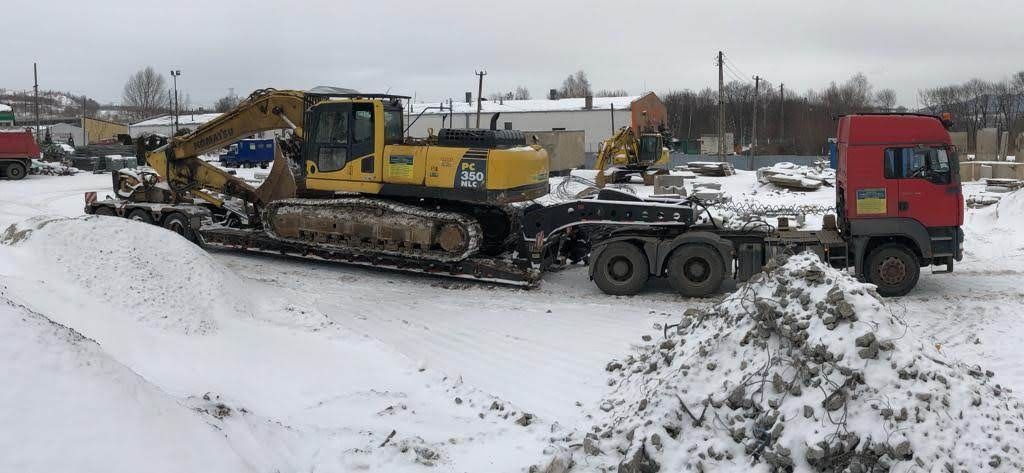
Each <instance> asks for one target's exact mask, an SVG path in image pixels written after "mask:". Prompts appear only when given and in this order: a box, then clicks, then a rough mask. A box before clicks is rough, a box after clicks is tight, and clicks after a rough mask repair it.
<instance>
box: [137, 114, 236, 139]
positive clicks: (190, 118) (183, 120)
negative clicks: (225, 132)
mask: <svg viewBox="0 0 1024 473" xmlns="http://www.w3.org/2000/svg"><path fill="white" fill-rule="evenodd" d="M220 115H221V114H220V113H195V114H187V115H178V129H179V130H180V129H183V128H188V129H189V130H191V131H195V129H196V128H197V127H199V126H200V125H203V124H205V123H206V122H209V121H210V120H213V119H214V118H217V117H219V116H220ZM128 134H129V135H131V136H132V138H138V137H139V136H141V135H150V134H158V135H164V136H174V115H162V116H159V117H155V118H150V119H148V120H143V121H141V122H138V123H133V124H131V125H128Z"/></svg>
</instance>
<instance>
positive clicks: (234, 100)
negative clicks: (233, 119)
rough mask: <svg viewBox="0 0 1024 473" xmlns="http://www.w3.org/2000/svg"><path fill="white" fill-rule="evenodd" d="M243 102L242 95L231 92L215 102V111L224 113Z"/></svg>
mask: <svg viewBox="0 0 1024 473" xmlns="http://www.w3.org/2000/svg"><path fill="white" fill-rule="evenodd" d="M241 102H242V99H241V98H240V97H238V96H237V95H235V94H234V93H230V94H228V95H225V96H223V97H221V98H219V99H217V101H216V102H214V103H213V111H215V112H221V113H224V112H227V111H229V110H231V109H233V108H235V107H237V106H238V104H239V103H241Z"/></svg>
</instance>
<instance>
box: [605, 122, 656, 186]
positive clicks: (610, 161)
mask: <svg viewBox="0 0 1024 473" xmlns="http://www.w3.org/2000/svg"><path fill="white" fill-rule="evenodd" d="M668 161H669V152H668V149H667V148H665V134H664V133H663V132H661V131H653V130H651V131H642V132H640V133H639V136H637V133H636V132H634V128H633V127H628V126H624V127H622V128H621V129H619V131H618V132H617V133H615V135H613V136H612V137H611V138H608V139H607V140H604V141H602V142H601V144H600V146H599V147H598V150H597V161H596V163H595V166H594V168H595V169H597V179H596V182H597V187H599V188H604V186H605V184H607V183H608V182H609V181H610V182H612V183H620V182H628V181H629V179H630V177H632V176H635V175H639V176H641V177H643V179H644V183H645V184H648V185H650V184H651V182H650V181H651V178H652V177H653V176H654V175H657V174H665V173H667V172H668V170H666V169H663V168H655V167H654V166H659V165H664V164H668ZM609 166H611V169H609ZM609 173H611V175H610V176H609Z"/></svg>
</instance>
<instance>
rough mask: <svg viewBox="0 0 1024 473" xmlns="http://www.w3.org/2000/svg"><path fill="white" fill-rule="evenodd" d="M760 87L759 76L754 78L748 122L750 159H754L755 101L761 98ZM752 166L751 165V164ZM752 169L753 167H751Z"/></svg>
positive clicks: (755, 133)
mask: <svg viewBox="0 0 1024 473" xmlns="http://www.w3.org/2000/svg"><path fill="white" fill-rule="evenodd" d="M760 86H761V76H754V117H753V119H752V120H751V121H750V158H751V160H753V158H754V148H755V147H757V99H758V98H760V97H761V94H760V93H758V91H759V90H760ZM751 164H753V163H751ZM751 168H753V166H751Z"/></svg>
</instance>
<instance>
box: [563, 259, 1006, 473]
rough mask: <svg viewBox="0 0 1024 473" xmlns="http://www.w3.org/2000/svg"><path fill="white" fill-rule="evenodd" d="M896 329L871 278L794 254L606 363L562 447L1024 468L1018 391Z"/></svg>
mask: <svg viewBox="0 0 1024 473" xmlns="http://www.w3.org/2000/svg"><path fill="white" fill-rule="evenodd" d="M907 330H908V329H907V326H906V324H904V322H903V321H902V320H901V319H900V317H899V315H898V314H897V313H895V312H894V310H892V309H891V307H889V306H887V305H885V304H883V303H882V302H881V300H880V298H879V296H878V295H877V293H875V291H874V286H872V285H869V284H864V283H860V282H858V281H856V280H855V279H854V278H852V277H850V276H849V275H847V274H846V273H843V272H840V271H837V270H835V269H832V268H830V267H828V266H826V265H824V264H823V263H821V261H820V260H819V259H818V258H817V257H816V256H814V255H813V254H811V253H804V254H800V255H796V256H792V257H790V258H788V261H784V262H782V261H780V262H779V264H774V263H773V264H770V265H769V267H768V268H766V270H765V272H764V273H762V274H759V275H757V276H755V277H754V278H753V279H752V280H751V281H750V282H748V283H746V284H744V285H742V286H741V287H740V288H739V289H738V290H737V291H736V292H735V293H734V294H732V295H730V296H728V297H726V298H725V299H724V300H723V301H722V302H721V303H719V304H717V305H715V306H713V307H710V308H708V309H705V310H701V311H698V310H696V309H690V310H688V311H687V313H685V314H684V315H683V317H682V319H681V321H680V323H679V324H678V325H676V326H670V327H665V331H664V334H663V335H664V338H662V339H661V340H657V341H654V342H651V343H650V344H646V345H644V346H641V347H639V349H638V352H637V353H636V354H634V355H631V356H628V357H626V358H625V359H622V360H616V361H613V362H611V363H609V364H608V366H607V370H608V371H609V372H611V378H610V379H609V381H608V383H609V385H610V386H613V388H611V392H610V393H609V394H608V396H607V397H606V398H605V400H604V401H603V402H602V403H601V405H600V410H598V411H596V412H597V414H596V415H595V425H594V426H593V428H592V430H590V431H588V432H585V433H580V434H577V435H574V436H572V437H570V438H568V439H565V440H564V443H565V445H562V447H564V448H565V449H567V450H565V451H569V452H570V453H571V455H572V456H573V457H575V458H574V459H573V460H574V463H575V464H576V467H577V468H579V469H582V470H586V471H599V470H613V469H616V468H617V471H619V472H646V473H649V472H655V471H716V472H720V471H738V472H740V471H741V472H748V471H755V472H767V471H794V470H795V471H864V472H867V471H981V470H985V471H993V470H995V471H1024V433H1022V431H1021V429H1022V426H1024V414H1022V413H1024V405H1022V404H1021V403H1020V402H1019V401H1018V400H1017V399H1016V398H1014V397H1013V396H1012V395H1010V393H1009V391H1008V390H1007V389H1005V388H1002V387H1001V386H1000V385H999V384H996V383H995V382H994V381H993V379H992V376H993V374H992V373H991V372H986V371H985V370H983V369H982V368H980V367H978V366H974V367H967V366H964V365H962V364H959V363H956V362H953V361H950V360H948V359H946V358H945V357H944V354H943V353H942V351H941V349H940V347H937V346H925V345H924V344H922V343H919V342H917V341H915V340H913V339H912V337H910V336H909V335H908V333H907ZM647 339H648V340H649V338H647ZM580 450H582V451H580ZM558 461H562V462H564V455H563V456H561V457H559V456H557V455H556V457H555V459H554V462H558Z"/></svg>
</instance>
